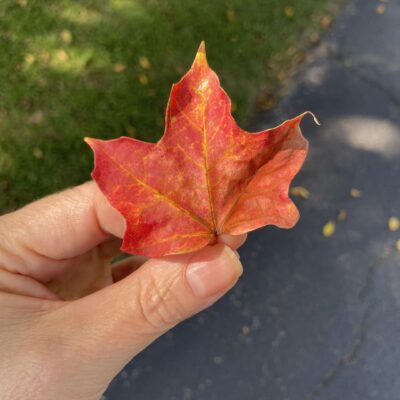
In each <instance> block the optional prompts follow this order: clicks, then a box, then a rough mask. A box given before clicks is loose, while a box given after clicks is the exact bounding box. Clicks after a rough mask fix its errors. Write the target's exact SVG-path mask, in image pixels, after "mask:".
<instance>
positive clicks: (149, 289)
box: [0, 182, 246, 400]
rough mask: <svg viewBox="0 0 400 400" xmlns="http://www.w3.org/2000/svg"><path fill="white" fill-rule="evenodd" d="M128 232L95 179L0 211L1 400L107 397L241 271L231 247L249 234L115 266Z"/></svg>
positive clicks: (233, 282) (138, 258) (131, 259)
mask: <svg viewBox="0 0 400 400" xmlns="http://www.w3.org/2000/svg"><path fill="white" fill-rule="evenodd" d="M123 232H124V221H123V219H122V217H121V216H120V215H119V214H118V213H117V212H116V211H115V210H114V209H113V208H111V206H109V204H108V203H107V201H106V200H105V198H104V196H103V195H102V194H101V193H100V191H99V190H98V189H97V187H96V185H95V184H94V183H93V182H88V183H86V184H83V185H81V186H78V187H75V188H73V189H69V190H66V191H64V192H61V193H58V194H55V195H51V196H49V197H46V198H44V199H42V200H39V201H37V202H35V203H32V204H30V205H28V206H26V207H24V208H22V209H21V210H18V211H16V212H13V213H10V214H6V215H4V216H2V217H0V391H1V393H2V395H1V396H2V397H1V398H2V399H3V400H11V399H12V400H18V399H28V398H29V399H30V400H39V399H40V400H46V399H58V400H64V399H65V400H67V399H68V400H75V399H76V400H78V399H79V400H94V399H99V398H100V397H101V394H102V393H103V392H104V391H105V389H106V388H107V386H108V384H109V383H110V381H111V380H112V378H113V377H114V376H115V375H116V374H117V373H118V372H119V371H120V370H121V369H122V368H123V367H124V365H125V364H126V363H127V362H129V360H130V359H131V358H132V357H134V356H135V355H136V354H138V353H139V352H140V351H142V350H143V349H144V348H145V347H147V346H148V345H149V344H150V343H151V342H152V341H154V340H155V339H156V338H157V337H159V336H160V335H162V334H163V333H165V332H166V331H168V330H169V329H171V328H172V327H173V326H175V325H176V324H177V323H179V322H181V321H182V320H184V319H186V318H188V317H190V316H191V315H193V314H195V313H197V312H199V311H201V310H203V309H204V308H206V307H208V306H210V305H212V304H213V303H214V302H215V301H216V300H218V299H219V298H220V297H221V296H223V295H224V294H225V293H226V292H227V291H228V290H229V289H230V288H232V287H233V286H234V285H235V283H236V282H237V280H238V278H239V277H240V275H241V274H242V266H241V264H240V261H239V258H238V256H237V253H236V252H235V251H234V250H232V249H237V248H238V247H239V246H240V245H241V244H243V242H244V241H245V239H246V236H245V235H240V236H227V235H222V236H221V237H219V243H217V244H215V245H213V246H207V247H205V248H203V249H201V250H199V251H197V252H196V253H191V254H184V255H177V256H168V257H164V258H160V259H149V260H146V259H145V258H143V257H130V258H128V259H125V260H124V261H122V262H120V263H117V264H113V266H112V267H110V260H111V259H112V258H113V257H115V256H116V255H118V249H119V245H120V239H119V238H121V237H122V235H123ZM110 268H112V270H111V271H110ZM111 277H112V278H111ZM113 282H114V283H113Z"/></svg>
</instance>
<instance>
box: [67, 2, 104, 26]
mask: <svg viewBox="0 0 400 400" xmlns="http://www.w3.org/2000/svg"><path fill="white" fill-rule="evenodd" d="M60 16H61V18H63V19H65V20H66V21H67V22H72V23H74V24H95V23H101V21H102V20H103V19H104V16H103V15H102V14H101V12H100V11H96V10H93V9H89V8H87V7H85V6H84V5H79V4H77V3H71V2H68V4H67V5H66V6H65V7H63V8H62V10H61V13H60Z"/></svg>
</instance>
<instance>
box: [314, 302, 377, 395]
mask: <svg viewBox="0 0 400 400" xmlns="http://www.w3.org/2000/svg"><path fill="white" fill-rule="evenodd" d="M371 310H372V306H368V307H367V308H366V309H365V311H364V313H363V315H362V317H361V322H360V327H359V332H358V337H357V340H356V342H355V344H354V346H353V348H352V350H351V351H350V352H349V353H348V354H346V355H345V356H343V357H341V358H340V359H339V360H338V361H337V362H336V364H335V365H334V367H333V368H332V369H331V370H330V371H329V372H328V374H327V375H326V376H325V378H324V379H323V380H322V382H321V383H320V384H319V385H318V386H317V387H316V388H315V389H314V390H313V391H312V392H311V395H310V397H309V398H308V400H316V399H317V398H318V396H319V395H320V394H321V392H322V391H323V390H324V389H326V388H327V387H328V386H329V384H330V383H331V382H332V381H333V380H334V379H335V378H336V376H337V375H338V374H339V372H340V371H341V370H342V369H343V368H345V367H346V366H347V365H349V364H351V363H352V362H354V361H355V360H356V359H357V357H358V355H359V354H360V351H361V349H362V347H363V345H364V342H365V339H366V337H367V330H368V324H367V323H368V318H369V316H370V314H371Z"/></svg>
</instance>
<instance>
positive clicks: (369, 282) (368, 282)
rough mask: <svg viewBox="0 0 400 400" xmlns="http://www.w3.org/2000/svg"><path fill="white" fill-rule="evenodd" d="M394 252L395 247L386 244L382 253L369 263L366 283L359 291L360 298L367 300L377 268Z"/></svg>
mask: <svg viewBox="0 0 400 400" xmlns="http://www.w3.org/2000/svg"><path fill="white" fill-rule="evenodd" d="M392 253H393V249H391V248H390V247H388V246H386V247H385V248H384V249H383V252H382V254H381V255H380V256H379V257H377V258H376V259H375V260H374V261H373V262H372V263H371V264H369V266H368V268H367V274H366V275H365V283H364V285H363V287H362V288H361V290H360V291H359V293H358V298H359V299H360V300H365V298H366V297H367V295H368V293H369V292H370V290H371V288H372V282H373V278H374V274H375V270H376V269H377V268H378V267H380V266H381V265H382V264H383V263H384V262H385V261H386V260H387V259H388V258H389V256H390V255H391V254H392Z"/></svg>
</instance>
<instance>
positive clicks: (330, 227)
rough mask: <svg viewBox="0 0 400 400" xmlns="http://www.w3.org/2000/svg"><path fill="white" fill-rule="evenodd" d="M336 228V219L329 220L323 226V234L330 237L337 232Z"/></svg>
mask: <svg viewBox="0 0 400 400" xmlns="http://www.w3.org/2000/svg"><path fill="white" fill-rule="evenodd" d="M335 229H336V224H335V222H334V221H329V222H327V223H326V224H325V225H324V226H323V227H322V234H323V235H324V236H325V237H330V236H332V235H333V234H334V233H335Z"/></svg>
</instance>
